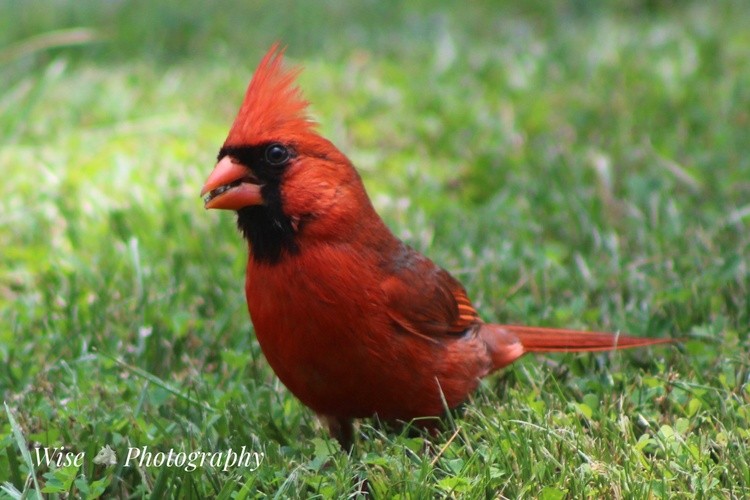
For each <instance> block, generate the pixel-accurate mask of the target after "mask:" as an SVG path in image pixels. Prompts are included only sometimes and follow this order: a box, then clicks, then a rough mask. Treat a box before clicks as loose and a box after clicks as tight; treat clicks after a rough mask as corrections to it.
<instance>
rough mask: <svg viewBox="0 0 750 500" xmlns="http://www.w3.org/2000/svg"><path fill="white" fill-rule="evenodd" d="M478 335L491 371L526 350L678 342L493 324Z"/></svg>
mask: <svg viewBox="0 0 750 500" xmlns="http://www.w3.org/2000/svg"><path fill="white" fill-rule="evenodd" d="M479 335H480V337H481V338H482V339H483V340H484V342H485V344H486V345H487V347H488V348H489V350H490V352H491V355H492V364H493V369H494V370H497V369H499V368H502V367H504V366H507V365H509V364H511V363H512V362H513V361H515V360H516V359H518V358H520V357H521V356H523V355H524V354H526V353H529V352H592V351H613V350H616V349H630V348H633V347H644V346H648V345H656V344H669V343H673V342H677V340H676V339H666V338H664V339H656V338H652V337H633V336H630V335H620V334H617V333H602V332H583V331H580V330H563V329H558V328H541V327H534V326H519V325H493V324H484V325H482V327H481V328H480V330H479Z"/></svg>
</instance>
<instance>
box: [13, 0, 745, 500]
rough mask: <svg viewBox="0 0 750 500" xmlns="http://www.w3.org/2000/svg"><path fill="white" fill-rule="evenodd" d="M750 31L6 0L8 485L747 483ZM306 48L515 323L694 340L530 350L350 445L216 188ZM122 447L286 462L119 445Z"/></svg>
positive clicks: (730, 19) (673, 7)
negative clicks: (282, 331) (290, 365)
mask: <svg viewBox="0 0 750 500" xmlns="http://www.w3.org/2000/svg"><path fill="white" fill-rule="evenodd" d="M748 26H750V4H748V3H747V2H745V1H740V0H736V1H732V0H720V1H716V2H697V1H696V2H691V1H677V0H673V1H668V0H662V1H658V0H651V1H646V0H608V1H598V2H588V1H583V0H578V1H573V0H570V1H563V0H559V1H552V2H542V1H536V0H535V1H530V2H523V3H519V2H510V1H495V2H490V1H485V2H471V3H459V2H426V1H417V2H410V3H408V4H407V3H404V2H390V1H386V2H358V3H354V2H336V1H323V2H306V3H295V2H286V1H280V2H239V1H227V2H196V1H193V0H189V1H182V2H178V1H166V2H144V1H92V0H82V1H78V2H61V1H52V0H47V1H30V2H18V1H2V2H0V137H2V146H0V172H2V176H3V180H2V183H0V247H1V248H2V250H0V356H1V362H0V391H2V392H1V393H2V395H3V398H4V400H5V401H6V403H7V405H8V408H9V411H10V412H11V414H12V415H14V418H15V421H16V425H15V429H16V430H17V431H18V432H19V433H20V434H19V435H21V436H23V438H22V442H19V438H18V436H17V435H14V434H13V432H12V430H13V427H14V426H13V425H12V424H11V421H10V419H0V483H3V482H5V483H6V489H5V490H4V491H5V494H7V495H10V496H14V495H18V492H19V491H23V490H24V488H29V487H31V485H32V483H30V482H27V481H26V478H27V476H35V477H37V478H38V480H39V484H40V487H41V488H46V493H48V494H50V495H52V496H54V495H64V494H65V493H70V494H73V495H77V496H90V497H92V498H93V497H97V496H101V495H104V496H105V497H111V496H118V497H131V496H132V497H141V496H153V497H154V498H159V497H160V496H163V495H172V496H188V497H189V496H195V497H207V496H209V497H219V498H230V497H233V496H236V497H240V498H244V496H251V497H262V496H265V495H271V494H278V495H281V496H288V495H292V496H301V495H318V496H320V497H326V498H327V497H337V496H341V495H351V496H357V495H364V494H370V495H374V496H375V497H377V498H389V497H392V496H393V495H402V496H405V497H406V496H411V497H418V498H423V497H433V496H436V495H437V496H448V497H451V496H453V497H457V496H470V497H494V496H495V495H497V494H502V495H504V496H506V497H517V496H532V497H538V498H550V499H551V498H565V497H602V496H606V497H637V498H640V497H650V496H657V497H661V496H668V497H673V496H677V497H694V496H705V497H742V496H744V495H747V494H748V488H750V473H748V470H749V469H750V467H749V466H748V465H749V463H750V454H749V453H748V444H749V442H750V430H749V429H750V389H749V388H748V382H749V378H748V377H749V376H748V373H749V372H750V362H748V342H749V341H748V330H749V328H748V324H749V323H750V295H749V294H748V288H749V287H750V271H749V270H748V262H747V258H748V255H749V254H750V251H749V248H748V245H749V242H750V236H749V235H750V231H748V224H749V223H750V139H749V134H748V132H747V129H748V125H749V122H750V30H748V29H747V27H748ZM275 41H281V42H282V43H284V44H286V45H287V46H288V50H287V56H288V59H289V61H290V63H292V64H301V65H303V66H304V67H305V71H304V72H303V73H302V75H301V77H300V84H301V87H302V88H303V90H304V92H305V94H306V96H307V98H308V99H309V100H310V101H311V103H312V108H311V110H312V113H313V115H314V116H315V117H316V118H317V119H318V121H319V122H320V130H321V133H322V134H323V135H325V136H326V137H328V138H330V139H331V140H332V141H333V142H334V143H335V144H336V145H337V146H338V147H339V148H340V149H341V150H342V151H344V152H345V153H346V154H347V155H348V156H349V157H350V158H352V160H353V161H354V163H355V164H356V165H357V166H358V168H359V169H360V171H361V173H362V176H363V178H364V180H365V183H366V185H367V187H368V191H369V193H370V195H371V197H372V198H373V200H374V203H375V205H376V207H377V209H378V210H379V212H380V213H381V214H382V216H383V218H384V219H385V220H386V222H387V223H388V224H389V226H390V227H391V228H392V229H393V231H394V232H395V233H396V234H397V235H399V236H400V237H402V238H403V239H405V240H406V241H407V242H408V243H409V244H411V245H413V246H415V247H416V248H418V249H419V250H421V251H424V252H425V253H427V254H428V255H429V256H430V257H431V258H433V260H435V261H436V262H438V263H439V264H441V265H443V266H444V267H446V268H447V269H449V270H450V271H451V272H452V273H454V274H455V275H456V276H457V277H458V278H459V279H460V280H461V281H462V282H463V283H464V284H465V286H466V288H467V290H468V291H469V294H470V296H471V297H472V298H473V299H474V301H475V304H476V306H477V307H478V309H479V310H480V312H481V313H482V315H483V317H484V318H485V319H486V320H488V321H498V322H510V323H527V324H535V325H549V326H559V327H573V328H590V329H605V330H612V331H627V332H630V333H633V334H638V335H647V334H648V335H654V336H674V337H680V338H685V339H688V340H687V341H686V342H684V343H683V344H681V347H679V348H666V349H652V350H646V351H642V352H637V353H618V354H615V355H602V356H579V357H574V356H555V357H551V358H549V359H546V360H545V361H546V362H544V363H540V359H539V358H528V359H525V360H523V361H522V362H521V363H519V364H517V365H516V366H514V367H513V368H511V369H509V370H507V371H505V372H503V374H501V375H499V376H496V377H493V378H491V379H489V380H488V381H486V382H485V383H483V385H482V386H481V388H480V390H479V391H478V393H477V395H476V396H475V397H474V398H472V400H471V401H470V403H469V404H468V405H467V407H466V409H465V410H464V411H463V412H462V413H459V414H456V415H454V416H453V417H452V418H451V419H449V421H448V424H447V428H446V430H445V432H444V433H443V434H441V435H439V436H434V437H427V436H416V437H415V436H413V435H410V434H409V433H408V432H400V431H398V430H396V431H393V430H387V429H383V428H382V427H380V426H378V425H377V423H375V422H363V423H362V424H361V425H360V427H359V436H360V442H359V445H358V447H356V448H355V450H354V451H353V452H352V453H351V454H350V455H347V454H345V453H342V452H341V451H340V450H339V449H338V448H337V447H336V444H335V443H334V442H331V441H330V440H329V439H327V437H326V436H325V432H324V431H323V429H322V428H320V426H319V424H318V423H317V422H316V421H315V419H314V418H313V416H312V415H311V413H310V412H309V411H308V410H307V409H305V408H304V407H302V406H301V405H300V404H299V403H298V402H297V401H296V400H295V399H294V398H293V397H291V396H290V395H289V394H288V393H287V392H286V391H285V390H284V389H283V387H282V386H281V385H280V384H279V383H278V381H277V380H276V379H275V377H274V376H273V374H272V372H271V370H270V369H269V368H268V366H267V364H266V363H265V360H263V358H262V355H261V353H260V350H259V348H258V345H257V343H256V342H255V340H254V337H253V335H252V328H251V325H250V321H249V318H248V317H247V313H246V309H245V307H246V306H245V303H244V297H243V291H242V290H243V273H244V265H245V259H246V249H245V245H244V243H243V242H242V240H241V238H240V237H239V235H238V234H237V232H236V230H235V229H234V221H233V217H232V216H231V215H230V214H227V213H206V212H205V211H204V210H203V208H202V203H201V200H200V199H199V197H198V192H199V190H200V187H201V185H202V183H203V180H204V179H205V177H206V176H207V175H208V173H209V172H210V170H211V168H212V167H213V164H214V161H215V155H216V153H217V151H218V149H219V147H220V145H221V144H222V142H223V140H224V137H225V135H226V133H227V130H228V128H229V126H230V124H231V121H232V120H233V118H234V115H235V113H236V111H237V107H238V106H239V104H240V102H241V99H242V95H243V93H244V89H245V87H246V85H247V82H248V81H249V79H250V77H251V75H252V71H253V69H254V68H255V65H256V64H257V62H258V61H259V59H260V57H261V56H262V55H263V54H264V53H265V51H266V50H267V49H268V48H269V47H270V46H271V44H272V43H274V42H275ZM454 433H455V435H454ZM451 436H453V438H451ZM425 441H431V442H433V445H434V446H433V448H432V450H433V451H432V452H428V453H424V452H423V450H424V449H425V446H426V445H425ZM32 443H37V444H41V445H45V446H63V445H65V446H68V447H69V448H71V449H74V450H82V451H86V453H87V460H86V463H85V464H84V466H83V467H81V468H80V469H79V468H65V467H63V468H57V469H55V468H54V467H52V468H49V467H46V466H42V467H39V466H38V464H33V463H32V464H28V463H27V462H26V460H25V458H24V457H23V455H22V454H21V452H20V450H19V448H23V447H24V446H31V445H32ZM104 444H110V445H111V446H112V447H113V448H114V449H115V450H116V451H117V452H118V454H119V455H120V456H121V457H122V456H124V454H125V451H126V449H127V447H128V446H130V445H132V446H144V445H147V446H149V447H152V449H154V450H157V449H159V450H168V449H185V450H187V451H190V450H197V449H202V450H209V451H216V450H225V449H228V448H230V447H233V448H235V449H238V448H240V447H241V446H243V445H245V446H248V447H253V448H254V449H256V450H262V451H263V453H265V461H264V463H263V464H262V466H261V468H260V469H259V470H258V471H247V470H242V469H238V470H232V471H228V472H227V471H222V470H221V469H216V468H211V467H206V468H201V469H199V470H197V471H194V472H186V471H184V470H181V469H174V468H172V469H170V468H165V467H161V468H159V467H151V468H145V469H143V470H136V469H135V468H126V467H124V466H123V465H122V460H121V461H120V463H119V464H118V465H117V466H113V467H109V468H107V467H103V466H97V465H95V464H93V463H92V462H91V458H93V456H94V455H95V454H96V452H97V451H98V449H99V448H100V447H101V446H103V445H104ZM438 450H441V451H438ZM45 485H46V486H45Z"/></svg>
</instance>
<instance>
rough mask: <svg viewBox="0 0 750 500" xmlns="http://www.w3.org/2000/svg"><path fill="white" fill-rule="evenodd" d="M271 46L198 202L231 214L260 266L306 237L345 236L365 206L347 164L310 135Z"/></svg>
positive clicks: (287, 73)
mask: <svg viewBox="0 0 750 500" xmlns="http://www.w3.org/2000/svg"><path fill="white" fill-rule="evenodd" d="M283 54H284V51H283V49H280V48H279V46H278V45H274V46H273V47H272V48H271V50H270V51H269V52H268V53H267V54H266V55H265V57H264V58H263V60H262V61H261V62H260V64H259V65H258V68H257V70H256V71H255V74H254V75H253V79H252V81H251V82H250V85H249V86H248V89H247V92H246V94H245V99H244V101H243V103H242V106H241V107H240V111H239V113H238V115H237V118H236V119H235V121H234V124H233V125H232V128H231V130H230V131H229V135H228V137H227V139H226V141H225V142H224V145H223V146H222V147H221V149H220V150H219V155H218V163H217V164H216V167H215V168H214V170H213V172H211V174H210V175H209V176H208V179H207V180H206V182H205V184H204V186H203V189H202V190H201V196H202V197H203V198H204V202H205V207H206V208H207V209H208V208H219V209H228V210H236V211H237V214H238V220H237V224H238V226H239V228H240V230H241V231H242V232H243V234H244V235H245V238H246V239H247V240H248V241H249V242H250V246H251V252H252V256H253V258H254V259H256V260H258V261H266V262H271V263H273V262H276V261H278V260H279V259H280V258H282V257H283V256H284V255H286V254H288V253H295V252H297V251H298V250H299V239H300V235H301V233H303V232H304V233H305V236H306V237H308V238H315V237H318V238H321V237H332V236H333V235H334V234H336V233H342V232H343V233H345V232H346V231H347V224H350V223H352V222H355V221H354V220H353V218H354V214H356V213H357V212H361V211H362V210H358V208H359V206H362V205H364V206H365V207H370V208H371V205H370V204H369V200H368V199H367V195H366V194H365V192H364V189H363V187H362V184H361V180H360V178H359V175H358V174H357V172H356V170H355V169H354V167H352V165H351V163H350V162H349V160H348V159H347V158H346V156H344V155H343V154H342V153H341V152H340V151H339V150H338V149H337V148H336V147H335V146H334V145H333V144H331V142H329V141H328V140H326V139H325V138H323V137H321V136H320V135H319V134H318V133H317V131H316V130H315V123H314V122H313V121H312V120H311V119H310V118H309V116H308V114H307V106H308V103H307V101H306V100H305V99H304V97H303V96H302V92H301V90H300V89H299V87H298V86H297V85H296V77H297V75H298V73H299V69H297V68H291V69H285V68H284V67H283V65H282V62H283V61H282V59H283Z"/></svg>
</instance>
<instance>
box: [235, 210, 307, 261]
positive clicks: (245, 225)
mask: <svg viewBox="0 0 750 500" xmlns="http://www.w3.org/2000/svg"><path fill="white" fill-rule="evenodd" d="M237 227H238V228H239V229H240V231H242V234H243V236H244V237H245V239H246V240H247V241H248V242H249V244H250V257H251V258H252V259H253V260H255V261H256V262H258V263H265V264H276V263H278V262H279V261H280V260H281V259H283V258H284V257H285V256H288V255H294V254H296V253H298V252H299V247H298V245H297V241H296V236H297V232H296V229H295V225H294V224H293V223H292V220H291V218H290V217H288V216H287V215H285V214H284V213H283V211H282V210H281V207H280V206H278V207H277V206H274V205H273V204H272V205H257V206H251V207H245V208H242V209H240V210H238V211H237Z"/></svg>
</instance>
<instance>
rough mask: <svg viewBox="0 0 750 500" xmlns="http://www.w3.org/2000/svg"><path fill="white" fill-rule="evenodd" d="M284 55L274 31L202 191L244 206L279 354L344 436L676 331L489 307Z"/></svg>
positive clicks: (263, 304)
mask: <svg viewBox="0 0 750 500" xmlns="http://www.w3.org/2000/svg"><path fill="white" fill-rule="evenodd" d="M283 55H284V49H283V48H280V47H279V45H278V44H275V45H274V46H273V47H272V48H271V49H270V51H269V52H268V53H267V54H266V55H265V56H264V57H263V59H262V60H261V62H260V64H259V66H258V68H257V70H256V71H255V74H254V75H253V78H252V81H251V82H250V85H249V86H248V88H247V92H246V94H245V98H244V101H243V102H242V105H241V106H240V110H239V113H238V115H237V118H236V119H235V121H234V123H233V125H232V127H231V129H230V131H229V135H228V136H227V138H226V140H225V141H224V145H223V146H222V147H221V149H220V150H219V154H218V162H217V164H216V166H215V168H214V170H213V171H212V172H211V174H210V175H209V176H208V179H207V180H206V182H205V185H204V186H203V189H202V190H201V196H202V197H203V198H204V202H205V208H207V209H224V210H234V211H236V213H237V226H238V227H239V230H240V232H241V233H242V235H243V236H244V238H245V239H246V240H247V245H248V250H249V251H248V262H247V274H246V281H245V294H246V298H247V306H248V310H249V312H250V318H251V320H252V323H253V326H254V328H255V334H256V336H257V339H258V342H259V344H260V347H261V349H262V351H263V354H264V355H265V357H266V359H267V360H268V363H269V364H270V365H271V367H272V368H273V370H274V372H275V373H276V375H277V376H278V377H279V379H280V380H281V382H283V384H284V385H285V386H286V387H287V388H288V389H289V390H290V391H291V392H292V393H293V394H294V395H295V396H296V397H297V398H299V400H300V401H302V403H304V404H305V405H307V406H308V407H310V408H311V409H312V410H313V411H314V412H316V413H317V414H318V415H319V416H320V417H321V418H322V420H323V421H324V422H326V423H327V424H328V428H329V430H330V432H331V434H332V435H333V436H334V437H336V438H337V439H338V440H339V441H340V442H341V443H342V445H343V446H345V447H348V446H350V445H351V443H352V439H353V430H352V421H353V419H356V418H366V417H372V416H377V417H378V418H379V419H381V420H383V421H409V420H411V419H414V418H416V417H426V416H440V415H442V414H444V413H445V412H446V410H448V409H450V408H454V407H456V406H458V405H459V404H461V403H462V402H463V401H464V400H466V399H467V397H468V396H469V394H471V392H472V391H474V390H475V389H476V387H477V385H478V384H479V380H480V379H481V378H483V377H486V376H487V375H489V374H491V373H492V372H494V371H496V370H498V369H500V368H503V367H505V366H508V365H509V364H510V363H512V362H513V361H515V360H517V359H518V358H520V357H521V356H523V355H524V354H527V353H532V352H568V351H606V350H613V349H623V348H632V347H640V346H646V345H652V344H661V343H667V342H670V341H671V339H657V338H640V337H632V336H627V335H617V334H610V333H596V332H583V331H576V330H563V329H551V328H539V327H529V326H516V325H498V324H490V323H485V322H484V321H482V319H481V318H480V317H479V315H478V314H477V311H476V309H475V308H474V306H472V303H471V301H470V300H469V298H468V296H467V293H466V290H465V289H464V287H463V286H462V285H461V283H459V282H458V281H457V280H456V279H455V278H454V277H453V276H451V275H450V274H449V273H448V272H447V271H446V270H444V269H442V268H441V267H439V266H438V265H436V264H435V263H433V262H432V261H431V260H430V259H428V258H427V257H425V256H424V255H422V254H420V253H419V252H417V251H416V250H414V249H413V248H411V247H409V246H408V245H406V244H405V243H403V242H402V241H400V240H399V239H398V238H396V237H395V236H394V235H393V233H392V232H391V231H390V230H389V229H388V227H387V226H386V225H385V223H384V222H383V220H382V219H381V218H380V217H379V216H378V214H377V213H376V212H375V209H374V208H373V206H372V203H371V202H370V198H369V197H368V195H367V192H366V191H365V187H364V185H363V183H362V179H361V178H360V176H359V174H358V173H357V170H356V169H355V168H354V166H353V165H352V163H351V162H350V161H349V159H348V158H347V157H346V156H345V155H344V154H343V153H342V152H341V151H339V150H338V149H337V148H336V146H334V145H333V144H332V143H331V142H330V141H328V140H327V139H325V138H324V137H322V136H321V135H320V134H319V132H318V131H317V130H316V126H315V123H314V122H313V121H312V120H311V118H310V117H309V115H308V102H307V101H306V100H305V98H304V97H303V95H302V92H301V90H300V89H299V87H298V86H297V84H296V78H297V76H298V74H299V71H300V70H299V69H298V68H287V67H285V65H284V64H283Z"/></svg>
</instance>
